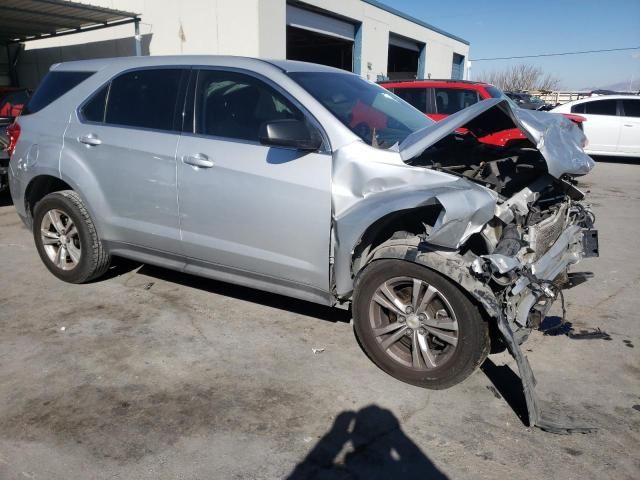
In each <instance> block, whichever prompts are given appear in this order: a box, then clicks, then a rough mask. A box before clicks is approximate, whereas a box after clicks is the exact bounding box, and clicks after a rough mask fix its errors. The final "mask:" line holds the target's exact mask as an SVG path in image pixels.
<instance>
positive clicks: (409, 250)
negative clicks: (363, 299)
mask: <svg viewBox="0 0 640 480" xmlns="http://www.w3.org/2000/svg"><path fill="white" fill-rule="evenodd" d="M382 259H396V260H402V261H406V262H410V263H415V264H418V265H422V266H424V267H426V268H428V269H430V270H433V271H434V272H436V273H438V274H440V275H443V276H444V277H446V278H447V279H449V280H450V281H452V282H453V283H454V284H455V285H456V286H458V287H459V288H460V290H462V292H463V293H464V294H465V295H467V296H468V297H469V298H470V299H471V300H472V301H473V303H475V304H476V305H478V306H480V308H481V311H482V312H483V313H484V314H485V315H486V316H488V317H489V318H492V319H496V318H498V316H499V315H500V302H499V301H498V299H497V298H496V297H495V295H494V293H493V291H492V290H491V289H490V288H489V287H488V286H487V285H485V284H484V283H482V282H480V281H479V280H478V279H476V278H475V277H473V276H472V275H471V273H470V272H469V268H468V265H467V264H466V262H464V260H463V259H462V257H461V256H460V255H458V254H457V253H454V252H441V251H435V250H428V249H425V248H424V247H423V246H422V245H421V242H420V239H419V238H417V237H413V238H412V239H398V240H391V241H388V242H385V243H384V244H383V245H381V246H380V247H378V248H377V249H376V250H375V252H373V254H372V256H371V259H370V260H369V262H368V263H367V265H368V264H369V263H371V262H375V261H377V260H382ZM361 271H362V269H361V270H360V271H359V272H358V274H359V273H361ZM356 281H357V278H356Z"/></svg>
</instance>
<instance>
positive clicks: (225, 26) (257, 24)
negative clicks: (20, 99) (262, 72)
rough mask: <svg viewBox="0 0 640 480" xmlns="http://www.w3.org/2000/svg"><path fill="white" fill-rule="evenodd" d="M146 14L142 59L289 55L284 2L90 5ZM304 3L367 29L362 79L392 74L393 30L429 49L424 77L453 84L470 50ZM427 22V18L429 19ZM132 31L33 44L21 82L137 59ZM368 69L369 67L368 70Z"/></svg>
mask: <svg viewBox="0 0 640 480" xmlns="http://www.w3.org/2000/svg"><path fill="white" fill-rule="evenodd" d="M85 1H87V3H91V4H93V5H99V6H103V7H109V8H114V9H118V10H126V11H130V12H134V13H139V14H140V15H141V24H140V31H141V34H142V35H143V38H144V50H143V54H150V55H178V54H221V55H226V54H229V55H243V56H254V57H263V58H275V59H282V58H285V55H286V0H85ZM306 3H307V4H310V5H315V6H317V7H319V8H322V9H325V10H328V11H331V12H334V13H335V14H338V15H341V16H344V17H346V18H348V19H351V20H352V21H354V22H356V23H362V24H363V32H362V34H363V36H362V42H363V48H362V57H361V65H360V68H361V70H360V71H361V73H362V74H363V75H365V76H367V77H368V78H370V79H371V80H375V79H376V77H377V76H378V75H384V74H386V71H387V49H388V44H389V32H393V33H395V34H399V35H402V36H404V37H408V38H411V39H414V40H416V41H418V42H422V43H426V45H427V62H426V63H427V65H426V67H427V68H426V73H427V74H431V76H432V77H433V78H449V76H450V75H451V62H452V58H453V53H454V52H456V53H459V54H461V55H464V56H465V57H466V58H468V52H469V47H468V46H467V45H464V44H463V43H461V42H458V41H456V40H454V39H451V38H449V37H447V36H445V35H442V34H439V33H436V32H434V31H432V30H429V29H427V28H425V27H422V26H420V25H417V24H415V23H413V22H410V21H408V20H405V19H403V18H401V17H398V16H396V15H393V14H391V13H389V12H387V11H384V10H382V9H379V8H376V7H374V6H372V5H369V4H367V3H365V2H362V1H361V0H306ZM425 20H426V21H428V20H429V19H425ZM133 33H134V26H133V24H131V25H122V26H119V27H113V28H107V29H103V30H97V31H93V32H86V33H81V34H77V35H69V36H63V37H57V38H50V39H43V40H36V41H32V42H27V43H26V44H25V52H23V55H22V57H21V60H20V62H19V69H18V74H19V78H20V83H21V84H23V85H25V86H31V87H32V86H34V84H35V83H37V81H38V80H39V79H40V78H41V77H42V76H43V75H44V74H45V73H46V71H47V70H48V69H49V66H50V65H51V64H52V63H57V62H61V61H68V60H73V59H83V58H103V57H110V56H123V55H133V54H134V53H135V50H134V47H135V44H134V38H133ZM369 63H371V69H368V68H367V65H368V64H369Z"/></svg>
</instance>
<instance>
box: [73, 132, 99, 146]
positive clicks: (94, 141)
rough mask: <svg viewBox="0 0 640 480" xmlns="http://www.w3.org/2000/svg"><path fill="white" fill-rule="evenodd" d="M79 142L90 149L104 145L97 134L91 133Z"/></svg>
mask: <svg viewBox="0 0 640 480" xmlns="http://www.w3.org/2000/svg"><path fill="white" fill-rule="evenodd" d="M78 141H79V142H80V143H84V144H85V145H89V146H90V147H97V146H98V145H100V144H101V143H102V140H100V139H99V138H98V136H97V135H96V134H95V133H90V134H88V135H83V136H82V137H78Z"/></svg>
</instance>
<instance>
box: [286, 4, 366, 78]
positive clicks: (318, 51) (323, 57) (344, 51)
mask: <svg viewBox="0 0 640 480" xmlns="http://www.w3.org/2000/svg"><path fill="white" fill-rule="evenodd" d="M355 36H356V26H355V25H354V24H353V23H349V22H347V21H344V20H341V19H339V18H335V17H331V16H329V15H323V14H322V13H318V12H315V11H311V10H305V9H304V8H299V7H294V6H293V5H287V58H288V59H289V60H300V61H303V62H311V63H320V64H322V65H329V66H331V67H336V68H341V69H343V70H348V71H353V66H354V65H353V57H354V42H355Z"/></svg>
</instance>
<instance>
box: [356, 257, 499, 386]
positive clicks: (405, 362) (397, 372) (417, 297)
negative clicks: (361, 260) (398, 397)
mask: <svg viewBox="0 0 640 480" xmlns="http://www.w3.org/2000/svg"><path fill="white" fill-rule="evenodd" d="M353 318H354V327H355V332H356V335H357V337H358V340H359V341H360V344H361V346H362V348H363V349H364V351H365V352H366V354H367V355H368V356H369V358H371V360H372V361H373V362H374V363H375V364H376V365H377V366H378V367H380V368H381V369H382V370H384V371H385V372H387V373H388V374H390V375H391V376H393V377H395V378H397V379H398V380H401V381H403V382H406V383H410V384H412V385H416V386H419V387H424V388H429V389H444V388H449V387H451V386H453V385H455V384H457V383H460V382H462V381H463V380H464V379H465V378H467V377H468V376H469V375H470V374H471V373H473V371H474V370H475V369H476V368H477V367H478V366H479V365H480V364H481V363H482V362H483V361H484V360H485V359H486V357H487V355H488V353H489V348H490V345H491V342H490V339H489V327H488V325H487V322H486V321H485V320H484V318H483V317H482V315H481V313H480V311H479V310H478V307H476V305H474V304H473V303H472V302H471V301H470V300H469V299H468V298H467V297H466V296H465V295H464V293H463V292H462V291H461V290H460V289H459V288H458V287H457V286H456V285H455V284H453V283H452V282H451V281H450V280H448V279H447V278H445V277H443V276H442V275H440V274H438V273H437V272H435V271H433V270H430V269H428V268H426V267H424V266H422V265H418V264H415V263H411V262H407V261H403V260H376V261H374V262H372V263H370V264H369V265H367V266H366V267H365V268H364V270H363V271H362V272H361V273H360V274H359V275H358V279H357V281H356V286H355V290H354V297H353Z"/></svg>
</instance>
